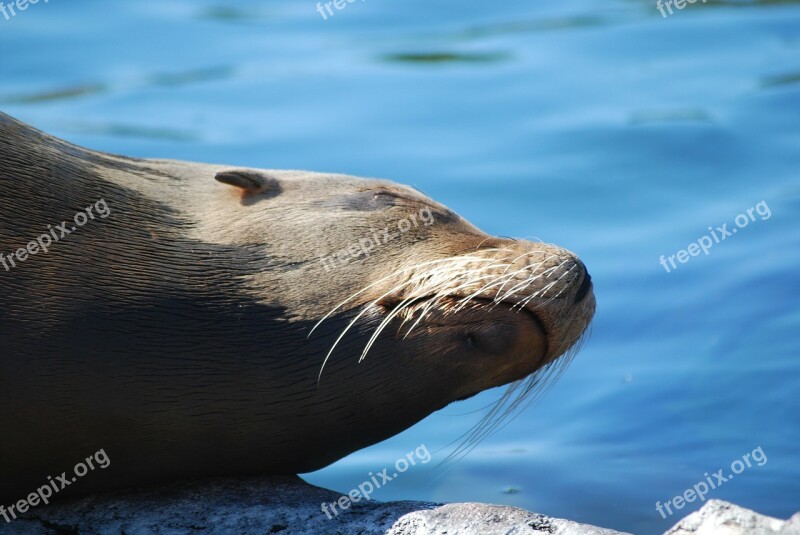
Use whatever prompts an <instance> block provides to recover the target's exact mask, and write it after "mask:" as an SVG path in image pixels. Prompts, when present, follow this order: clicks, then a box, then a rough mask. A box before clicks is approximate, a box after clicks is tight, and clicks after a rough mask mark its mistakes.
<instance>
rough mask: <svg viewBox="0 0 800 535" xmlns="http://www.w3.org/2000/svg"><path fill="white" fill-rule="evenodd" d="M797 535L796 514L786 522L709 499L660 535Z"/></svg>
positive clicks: (799, 524) (799, 517)
mask: <svg viewBox="0 0 800 535" xmlns="http://www.w3.org/2000/svg"><path fill="white" fill-rule="evenodd" d="M707 534H709V535H710V534H714V535H739V534H742V535H744V534H747V535H800V514H796V515H794V516H793V517H792V518H791V519H789V520H787V521H783V520H779V519H777V518H772V517H771V516H764V515H760V514H758V513H754V512H753V511H750V510H749V509H744V508H743V507H739V506H738V505H734V504H732V503H728V502H723V501H721V500H709V501H708V502H707V503H706V504H705V505H704V506H703V508H702V509H700V510H699V511H695V512H694V513H692V514H690V515H689V516H687V517H686V518H684V519H683V520H681V521H680V522H678V523H677V524H675V526H673V527H672V528H671V529H670V530H669V531H667V532H666V533H665V534H664V535H707Z"/></svg>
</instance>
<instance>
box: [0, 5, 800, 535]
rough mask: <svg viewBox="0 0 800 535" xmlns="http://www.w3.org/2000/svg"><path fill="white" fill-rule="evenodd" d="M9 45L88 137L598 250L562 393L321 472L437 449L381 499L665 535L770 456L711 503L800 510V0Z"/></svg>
mask: <svg viewBox="0 0 800 535" xmlns="http://www.w3.org/2000/svg"><path fill="white" fill-rule="evenodd" d="M112 4H113V5H112ZM0 50H2V51H3V53H2V54H0V73H1V74H2V84H0V109H2V110H3V111H5V112H7V113H10V114H12V115H14V116H16V117H18V118H20V119H22V120H25V121H27V122H30V123H32V124H34V125H36V126H37V127H39V128H42V129H44V130H46V131H48V132H51V133H54V134H56V135H59V136H62V137H65V138H67V139H69V140H70V141H73V142H75V143H79V144H82V145H86V146H89V147H92V148H96V149H99V150H104V151H110V152H116V153H123V154H127V155H132V156H143V157H168V158H179V159H189V160H200V161H212V162H224V163H231V164H236V165H241V166H261V167H270V168H301V169H312V170H319V171H332V172H342V173H349V174H355V175H363V176H379V177H385V178H390V179H394V180H396V181H399V182H404V183H410V184H413V185H415V186H417V187H418V188H420V189H422V190H423V191H425V192H426V193H427V194H429V195H430V196H431V197H433V198H435V199H437V200H439V201H441V202H443V203H445V204H447V205H448V206H450V207H451V208H453V209H454V210H456V211H458V212H459V213H460V214H462V215H463V216H464V217H466V218H467V219H469V220H470V221H472V222H473V223H475V224H476V225H478V226H479V227H481V228H482V229H484V230H485V231H487V232H489V233H493V234H497V235H507V236H520V237H528V238H534V237H535V238H540V239H542V240H545V241H547V242H553V243H557V244H559V245H561V246H564V247H566V248H568V249H570V250H573V251H575V252H576V253H578V254H579V255H580V256H581V257H582V259H583V260H584V261H585V263H586V265H587V266H588V267H589V270H590V272H591V273H592V276H593V280H594V283H595V292H596V296H597V301H598V311H597V316H596V319H595V321H594V324H593V330H592V336H591V338H590V339H589V341H588V343H587V344H586V346H585V349H584V350H583V351H582V352H581V353H580V354H579V355H578V357H577V358H576V360H575V361H574V362H573V364H572V365H571V366H570V367H569V368H568V369H567V371H566V373H565V374H564V376H563V377H562V378H561V379H560V380H559V381H558V382H557V383H555V384H554V385H553V387H552V389H551V390H550V391H549V393H548V394H547V395H546V396H545V397H544V398H542V399H541V400H540V401H539V402H537V403H536V404H534V405H533V406H531V407H530V408H528V409H527V410H525V411H524V412H523V413H522V414H520V415H519V416H518V417H517V418H516V419H515V420H514V421H513V422H512V423H510V424H509V425H508V426H506V427H505V428H503V429H502V431H500V432H498V433H497V434H495V435H493V436H492V437H490V438H489V439H487V440H484V441H483V442H482V443H480V444H479V446H478V447H477V448H476V449H475V450H474V451H473V452H472V453H471V454H470V455H468V456H467V457H466V458H464V459H462V460H461V461H459V462H457V463H454V464H453V463H450V464H449V465H447V466H446V467H445V468H441V467H439V468H436V465H438V463H439V461H441V460H442V459H444V457H445V456H446V454H447V452H448V451H451V450H452V448H451V447H450V446H449V444H451V443H452V442H453V441H455V440H457V439H458V438H459V436H460V435H461V434H462V433H463V432H465V431H467V430H468V429H469V428H470V427H471V426H472V425H473V424H474V423H475V422H477V420H478V419H479V418H480V416H481V414H482V413H481V412H480V411H479V409H481V408H483V407H486V406H487V405H489V404H490V403H491V402H492V401H493V400H495V399H497V398H498V396H499V395H500V393H501V390H495V391H490V392H485V393H483V394H481V395H480V396H478V397H476V398H473V399H471V400H469V401H467V402H463V403H459V404H456V405H453V406H450V407H448V408H447V409H445V410H444V411H441V412H439V413H437V414H434V415H432V416H431V417H429V418H428V419H426V420H425V421H423V422H421V423H419V424H418V425H416V426H414V427H413V428H411V429H409V430H408V431H406V432H404V433H402V434H401V435H399V436H396V437H394V438H392V439H390V440H387V441H386V442H383V443H381V444H377V445H375V446H373V447H371V448H368V449H366V450H363V451H360V452H357V453H355V454H353V455H351V456H350V457H348V458H346V459H343V460H341V461H340V462H338V463H336V464H335V465H333V466H330V467H328V468H326V469H324V470H321V471H319V472H316V473H313V474H307V475H306V476H305V478H306V479H307V480H308V481H310V482H312V483H315V484H319V485H324V486H327V487H330V488H334V489H337V490H340V491H342V492H346V491H348V490H349V489H351V488H353V487H355V486H356V485H358V484H359V483H360V482H362V481H364V480H366V479H368V473H369V472H377V471H380V470H382V469H383V468H384V467H389V466H391V465H392V463H393V462H394V461H395V460H396V459H397V458H399V457H403V456H405V454H406V453H407V452H409V451H411V450H412V449H414V448H416V447H417V446H419V445H420V444H425V446H426V447H427V448H428V449H429V450H430V451H431V452H432V454H433V460H432V461H431V462H429V463H427V464H425V465H422V464H418V465H417V466H415V467H414V468H412V469H410V470H409V471H408V472H406V473H404V474H402V476H399V477H398V478H397V479H395V480H393V481H391V482H390V483H388V484H386V486H385V487H383V488H381V489H379V490H378V491H376V492H375V495H374V497H375V498H377V499H380V500H394V499H421V500H434V501H483V502H491V503H498V504H509V505H516V506H521V507H524V508H527V509H530V510H533V511H537V512H542V513H547V514H550V515H554V516H560V517H567V518H571V519H574V520H578V521H582V522H588V523H593V524H598V525H602V526H606V527H610V528H616V529H620V530H627V531H632V532H635V533H645V534H647V533H661V532H662V531H664V530H665V529H667V528H668V527H669V526H671V525H672V524H673V523H674V522H675V521H676V520H677V518H678V517H679V516H683V515H684V514H686V513H687V512H689V511H691V510H695V509H697V508H698V507H699V505H700V503H699V502H698V501H694V502H692V503H689V504H687V505H686V506H685V507H683V508H682V509H681V510H679V511H676V514H675V515H673V516H671V517H668V518H666V519H664V518H662V515H661V514H659V513H658V512H657V510H656V508H655V504H656V502H657V501H660V502H662V503H663V502H666V501H669V500H670V499H671V498H672V497H673V496H675V495H678V494H683V493H684V491H685V490H686V489H688V488H691V487H692V486H693V485H694V484H696V483H697V482H699V481H703V480H705V476H704V474H705V473H706V472H707V473H709V474H711V473H712V472H716V471H717V470H718V469H720V468H724V469H725V473H726V474H727V473H730V466H731V463H732V462H733V461H735V460H736V459H741V458H742V457H743V456H744V455H745V454H748V453H752V452H753V451H754V450H756V449H757V448H761V450H760V451H763V453H764V458H766V459H767V460H766V462H764V463H763V466H758V465H757V464H756V463H752V464H753V466H752V468H747V469H745V470H744V471H743V472H742V473H741V474H739V475H737V476H736V477H735V478H734V479H732V480H730V481H728V482H726V483H724V484H723V485H722V486H720V487H719V488H717V489H715V490H712V491H710V492H709V497H713V498H719V499H724V500H730V501H734V502H737V503H739V504H741V505H743V506H746V507H749V508H753V509H756V510H758V511H760V512H763V513H766V514H769V515H774V516H778V517H784V518H785V517H788V516H790V515H791V514H792V513H793V512H794V511H796V510H800V401H799V398H798V395H799V394H800V359H799V357H800V336H799V335H798V333H799V332H800V311H798V306H797V305H798V293H799V292H798V290H800V232H798V229H800V2H797V1H781V2H778V1H766V0H765V1H762V2H755V1H743V0H742V1H734V0H712V1H709V2H708V3H707V4H703V3H701V2H697V3H695V4H689V5H687V6H686V7H685V8H684V9H683V10H680V11H678V10H676V11H675V13H674V15H672V16H669V17H668V18H663V17H662V16H661V14H660V13H659V12H658V10H657V8H656V6H655V2H651V1H634V0H609V1H605V2H599V1H595V2H589V1H585V0H559V1H558V2H549V3H543V2H526V1H523V0H514V1H506V2H469V3H467V2H452V1H450V2H444V1H434V0H425V1H422V0H403V1H391V2H390V1H388V0H368V1H364V2H356V3H353V4H347V5H346V7H345V9H343V10H341V11H336V12H335V15H334V16H332V17H331V16H329V17H328V19H327V20H323V18H322V17H321V15H320V14H319V13H317V12H316V10H315V2H313V1H312V0H292V1H291V2H290V1H289V0H274V1H272V2H263V1H255V0H252V1H247V0H240V1H239V2H236V3H231V2H222V1H221V0H218V1H209V0H201V1H189V0H185V1H178V0H140V1H137V2H114V3H112V2H99V1H89V0H84V1H79V0H71V1H70V2H61V1H58V0H52V1H50V2H49V3H47V4H45V3H44V2H43V1H40V2H39V3H38V4H36V5H30V6H29V7H28V9H27V10H25V11H24V12H19V13H18V14H17V15H16V16H14V17H13V18H11V19H10V20H5V19H4V18H3V17H2V16H1V15H0ZM761 201H764V202H765V203H766V206H768V208H769V210H770V213H771V216H770V217H769V218H765V219H762V217H761V216H759V215H758V213H754V215H755V220H754V221H750V222H749V224H748V225H747V226H746V227H744V228H741V229H738V232H737V234H735V235H731V236H729V237H727V238H726V239H725V240H724V241H721V242H720V243H718V244H714V245H713V247H712V248H711V249H710V251H709V255H707V256H706V255H704V254H702V253H700V255H699V256H697V257H690V258H689V261H688V262H686V263H678V264H676V265H677V268H676V269H671V272H669V273H667V271H666V270H665V269H664V268H663V267H662V266H661V265H660V264H659V257H660V256H661V255H665V256H669V255H675V254H676V253H677V251H678V250H680V249H685V248H686V247H687V246H688V245H689V244H690V243H692V242H695V241H697V240H698V239H701V238H702V236H704V235H706V234H709V233H710V232H709V230H708V227H709V226H711V227H716V226H722V225H723V223H727V225H728V226H727V228H728V229H731V228H733V227H735V218H736V216H737V215H739V214H740V213H746V210H747V209H748V208H751V207H754V206H755V205H756V204H758V203H760V202H761ZM476 411H478V412H476ZM387 417H391V415H387ZM758 458H759V459H761V457H760V456H759V457H758Z"/></svg>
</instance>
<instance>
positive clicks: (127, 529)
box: [0, 477, 618, 535]
mask: <svg viewBox="0 0 800 535" xmlns="http://www.w3.org/2000/svg"><path fill="white" fill-rule="evenodd" d="M340 496H341V495H340V494H338V493H335V492H333V491H330V490H327V489H322V488H319V487H314V486H312V485H309V484H307V483H305V482H304V481H302V480H301V479H300V478H298V477H284V478H274V477H273V478H245V479H215V480H206V481H196V482H193V483H188V484H187V483H185V482H184V483H180V484H178V483H175V484H170V485H165V486H161V487H157V488H156V487H154V488H150V489H142V490H134V491H126V492H118V493H108V494H104V495H102V496H91V497H87V498H82V499H75V500H69V501H64V502H59V503H55V504H51V505H50V506H47V507H37V508H36V509H34V510H32V511H29V512H28V513H27V514H26V515H24V516H23V517H21V518H19V519H17V520H14V521H13V522H12V523H11V524H7V525H2V524H0V533H2V534H3V535H5V534H9V535H23V534H24V535H39V534H47V535H67V534H74V535H88V534H103V535H105V534H115V535H118V534H122V533H124V534H125V535H140V534H142V535H144V534H147V535H150V534H157V535H178V534H185V533H196V534H203V535H216V534H229V533H234V534H250V533H253V534H259V535H261V534H269V533H279V534H284V535H289V534H292V535H293V534H301V535H305V534H309V535H311V534H314V535H316V534H348V535H349V534H363V535H372V534H375V535H378V534H380V535H383V534H389V535H411V534H415V535H416V534H423V533H426V534H427V533H431V534H433V533H450V534H455V533H481V534H495V533H497V534H501V533H502V534H505V535H516V534H523V533H525V534H530V535H537V534H544V533H547V534H550V535H578V534H581V535H613V534H616V533H618V532H616V531H611V530H605V529H600V528H595V527H592V526H587V525H584V524H577V523H575V522H570V521H567V520H559V519H554V518H548V517H546V516H543V515H539V514H535V513H530V512H528V511H524V510H522V509H517V508H514V507H504V506H498V505H485V504H478V503H464V504H450V505H441V504H435V503H426V502H392V503H381V502H376V501H366V502H365V501H364V500H361V501H360V502H358V503H354V504H352V505H351V506H350V507H348V509H347V510H346V511H341V512H339V514H337V515H333V514H331V515H330V516H331V518H330V519H329V518H328V516H326V515H325V513H323V512H322V510H321V504H322V503H323V502H325V503H331V502H334V501H337V500H338V499H339V498H340ZM0 522H4V521H3V520H2V519H0Z"/></svg>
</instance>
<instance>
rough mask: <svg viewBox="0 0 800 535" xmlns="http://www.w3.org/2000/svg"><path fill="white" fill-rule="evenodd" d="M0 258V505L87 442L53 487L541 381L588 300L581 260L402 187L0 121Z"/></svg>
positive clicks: (279, 462) (351, 447)
mask: <svg viewBox="0 0 800 535" xmlns="http://www.w3.org/2000/svg"><path fill="white" fill-rule="evenodd" d="M45 236H47V237H48V238H45ZM0 254H1V255H3V256H2V261H0V297H2V301H1V302H0V303H1V305H0V348H1V349H0V355H1V356H0V403H1V404H2V407H3V410H2V411H1V412H0V428H2V429H3V435H4V436H3V440H0V500H9V499H16V498H21V497H24V496H25V495H27V494H28V493H30V492H31V491H34V490H35V489H36V488H38V487H40V486H41V485H43V484H46V483H47V482H48V481H49V479H48V476H53V477H56V476H57V475H58V474H62V473H63V472H64V471H66V473H67V475H68V476H69V475H70V474H72V473H73V467H75V466H76V463H80V462H81V461H84V464H86V463H85V460H87V458H88V457H90V456H92V454H93V453H95V452H98V451H100V450H102V451H103V452H104V454H105V455H106V456H107V458H108V459H110V463H109V464H108V466H107V467H105V468H103V469H96V470H90V471H89V473H87V474H86V475H85V477H77V478H75V481H70V483H69V484H68V485H65V486H64V487H65V488H63V489H59V492H60V494H61V495H64V494H67V493H69V492H80V493H83V492H92V491H96V490H103V489H109V488H116V487H126V486H132V485H140V484H145V483H151V482H158V481H163V480H169V479H177V478H186V477H201V476H217V475H242V474H288V473H299V472H307V471H311V470H315V469H319V468H321V467H324V466H326V465H327V464H329V463H331V462H334V461H336V460H337V459H339V458H341V457H343V456H345V455H347V454H349V453H351V452H353V451H355V450H357V449H359V448H363V447H365V446H368V445H370V444H374V443H376V442H378V441H380V440H383V439H386V438H388V437H390V436H392V435H394V434H396V433H398V432H400V431H401V430H403V429H405V428H407V427H409V426H411V425H412V424H414V423H415V422H417V421H419V420H420V419H422V418H424V417H425V416H427V415H428V414H430V413H432V412H433V411H435V410H438V409H440V408H442V407H444V406H446V405H447V404H449V403H451V402H453V401H455V400H458V399H463V398H466V397H469V396H472V395H474V394H476V393H478V392H480V391H482V390H485V389H487V388H491V387H494V386H499V385H503V384H507V383H514V382H515V381H517V382H518V381H520V380H524V379H525V378H527V377H531V376H532V375H536V374H537V373H540V372H541V371H542V370H544V369H547V368H548V367H550V366H552V365H553V364H554V363H557V362H558V358H559V356H561V355H562V354H564V353H565V352H566V351H568V350H569V349H570V348H571V347H572V346H574V344H575V342H576V341H577V340H578V339H579V338H580V336H581V334H582V333H583V332H584V330H585V328H586V326H587V325H588V323H589V321H590V319H591V317H592V314H593V312H594V297H593V294H592V288H591V282H590V278H589V275H588V273H587V272H586V270H585V267H584V266H583V264H582V263H581V262H580V260H578V259H577V257H575V255H573V254H572V253H570V252H568V251H566V250H564V249H560V248H558V247H555V246H551V245H545V244H534V243H530V242H525V241H514V240H506V239H499V238H494V237H492V236H489V235H486V234H485V233H483V232H481V231H480V230H478V229H477V228H475V227H474V226H472V225H470V224H469V223H468V222H466V221H465V220H464V219H462V218H461V217H459V216H458V215H457V214H455V213H453V212H452V211H451V210H449V209H447V208H446V207H444V206H442V205H441V204H438V203H436V202H434V201H432V200H430V199H428V198H427V197H425V196H424V195H422V194H421V193H420V192H418V191H416V190H414V189H412V188H409V187H406V186H401V185H398V184H395V183H392V182H389V181H384V180H374V179H361V178H355V177H349V176H344V175H332V174H321V173H309V172H301V171H275V170H254V169H236V168H231V167H229V166H221V165H206V164H197V163H189V162H178V161H166V160H141V159H132V158H125V157H120V156H113V155H108V154H102V153H98V152H94V151H91V150H87V149H83V148H80V147H76V146H74V145H71V144H69V143H67V142H64V141H62V140H59V139H57V138H54V137H51V136H48V135H46V134H43V133H41V132H39V131H37V130H35V129H33V128H31V127H29V126H27V125H24V124H22V123H20V122H17V121H15V120H14V119H12V118H10V117H8V116H5V115H2V114H0ZM78 476H82V474H80V473H78ZM66 487H68V488H66Z"/></svg>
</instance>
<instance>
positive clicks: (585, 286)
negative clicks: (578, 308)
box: [575, 266, 592, 303]
mask: <svg viewBox="0 0 800 535" xmlns="http://www.w3.org/2000/svg"><path fill="white" fill-rule="evenodd" d="M591 289H592V276H591V275H589V272H588V271H586V267H585V266H584V268H583V282H582V283H581V287H580V288H578V293H576V294H575V303H580V302H581V301H583V299H584V297H586V295H587V294H588V293H589V290H591Z"/></svg>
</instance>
